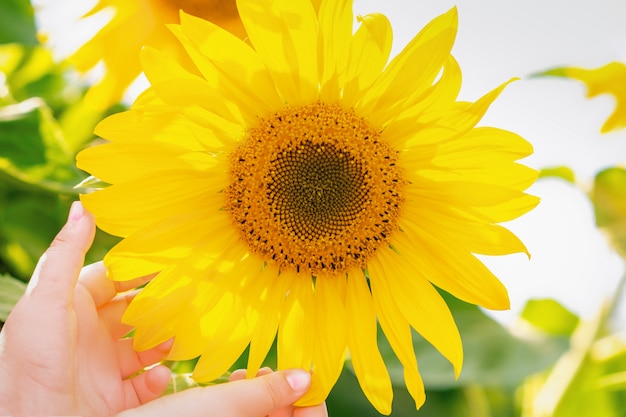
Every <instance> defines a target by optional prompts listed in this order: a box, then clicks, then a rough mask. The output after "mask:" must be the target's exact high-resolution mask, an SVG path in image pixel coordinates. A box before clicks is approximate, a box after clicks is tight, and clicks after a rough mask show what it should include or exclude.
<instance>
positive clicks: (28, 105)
mask: <svg viewBox="0 0 626 417" xmlns="http://www.w3.org/2000/svg"><path fill="white" fill-rule="evenodd" d="M0 173H3V174H5V175H6V176H8V177H9V178H11V179H13V180H16V181H18V182H21V183H24V184H28V185H29V186H32V187H37V188H41V189H44V190H47V191H49V192H53V193H65V194H76V190H74V188H73V186H74V184H76V183H78V182H80V181H81V180H82V179H83V178H84V175H83V174H82V173H81V172H80V171H78V170H77V169H76V168H75V166H74V156H73V155H72V153H71V152H70V151H69V149H68V148H67V145H66V143H65V141H64V139H63V135H62V134H61V130H60V129H59V127H58V124H57V123H56V121H55V119H54V118H53V116H52V113H51V111H50V109H49V108H48V106H47V105H46V104H45V103H44V102H43V101H42V100H40V99H36V98H33V99H29V100H26V101H23V102H21V103H19V104H15V105H11V106H5V107H2V108H0Z"/></svg>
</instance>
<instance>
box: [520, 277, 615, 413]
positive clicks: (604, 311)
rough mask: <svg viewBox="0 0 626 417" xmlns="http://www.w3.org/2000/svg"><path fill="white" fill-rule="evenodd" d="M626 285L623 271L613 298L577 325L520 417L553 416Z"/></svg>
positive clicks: (605, 325) (599, 335)
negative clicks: (589, 318)
mask: <svg viewBox="0 0 626 417" xmlns="http://www.w3.org/2000/svg"><path fill="white" fill-rule="evenodd" d="M625 286H626V272H625V273H624V274H623V275H622V276H621V278H620V280H619V283H618V285H617V287H616V289H615V291H614V292H613V294H612V296H611V297H610V298H609V299H607V300H606V301H605V302H604V303H603V304H602V306H601V307H600V310H599V312H598V314H597V315H596V317H595V318H594V319H593V320H591V321H588V322H581V323H580V324H579V327H578V328H577V329H576V331H575V332H574V334H573V335H572V338H571V347H570V349H569V351H567V352H566V353H565V354H564V355H563V356H562V357H561V358H560V359H559V360H558V361H557V363H556V364H555V366H554V368H553V369H552V371H551V372H550V374H549V375H548V377H547V378H546V380H545V382H544V383H543V384H542V386H541V388H540V389H539V390H538V392H537V394H536V395H535V396H534V398H532V399H531V403H530V404H527V405H526V404H525V407H524V410H523V412H522V417H552V416H554V414H555V412H556V411H557V410H558V408H559V405H560V404H561V403H562V402H563V400H564V398H565V396H566V394H567V392H568V390H569V389H570V387H571V385H572V383H573V382H574V380H575V379H576V376H577V375H578V374H579V373H580V371H581V369H582V366H583V364H584V363H585V361H586V360H587V359H589V356H590V351H591V348H592V346H593V345H594V343H595V342H596V341H598V340H599V339H600V338H601V336H602V332H603V331H604V329H606V327H607V324H608V320H609V319H610V318H611V316H612V314H613V312H614V310H615V308H616V306H617V303H618V302H619V297H620V295H621V294H622V292H623V291H624V287H625Z"/></svg>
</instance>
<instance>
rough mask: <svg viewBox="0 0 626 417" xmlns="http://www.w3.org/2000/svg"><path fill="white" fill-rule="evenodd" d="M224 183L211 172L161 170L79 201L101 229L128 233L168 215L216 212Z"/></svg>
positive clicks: (122, 234) (88, 195) (116, 232)
mask: <svg viewBox="0 0 626 417" xmlns="http://www.w3.org/2000/svg"><path fill="white" fill-rule="evenodd" d="M225 185H226V184H224V183H223V182H222V181H220V179H219V177H218V178H217V180H216V178H214V177H213V176H211V175H210V173H209V174H207V173H199V172H197V171H164V172H163V175H161V176H156V175H150V176H147V177H141V178H139V179H136V180H131V181H127V182H124V183H120V184H116V185H112V186H110V187H108V188H105V189H102V190H100V191H96V192H95V193H92V194H85V195H81V201H82V202H83V204H84V205H85V208H86V209H87V210H89V211H90V212H91V213H93V214H94V216H95V217H96V221H97V224H98V226H99V227H100V228H101V229H102V230H104V231H106V232H107V233H111V234H113V235H116V236H128V235H129V234H131V233H133V232H134V231H136V230H139V229H143V228H144V227H146V226H149V225H151V224H153V223H156V222H159V221H161V220H163V219H166V218H168V217H174V216H181V215H194V214H198V213H214V212H216V211H218V210H219V209H220V208H221V207H223V206H224V202H223V196H222V194H221V193H220V191H221V190H223V189H224V187H225Z"/></svg>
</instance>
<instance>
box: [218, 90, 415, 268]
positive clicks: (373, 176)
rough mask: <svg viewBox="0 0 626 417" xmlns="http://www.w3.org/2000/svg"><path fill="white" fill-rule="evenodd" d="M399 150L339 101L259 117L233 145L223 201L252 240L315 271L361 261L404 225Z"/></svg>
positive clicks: (253, 245)
mask: <svg viewBox="0 0 626 417" xmlns="http://www.w3.org/2000/svg"><path fill="white" fill-rule="evenodd" d="M396 161H397V152H396V151H395V150H393V149H392V148H391V147H389V145H387V144H386V143H385V142H383V141H381V140H380V133H379V132H377V131H376V130H374V129H373V128H371V127H370V126H369V125H368V123H367V122H366V121H365V120H364V119H363V118H360V117H358V116H356V114H355V113H354V111H352V110H346V109H344V108H343V107H341V106H340V105H337V104H326V103H321V102H318V103H314V104H310V105H306V106H299V107H286V108H284V109H283V110H282V111H281V112H278V113H275V114H274V115H272V116H270V117H266V118H261V119H259V120H258V123H257V125H256V126H255V127H253V128H252V129H250V130H249V131H248V132H247V135H246V138H245V140H244V141H243V142H242V144H241V145H240V146H239V148H238V149H237V150H236V151H235V152H233V154H232V155H231V177H232V182H231V185H230V186H229V187H228V188H227V189H226V190H225V194H226V208H227V209H228V210H229V212H230V213H231V216H232V218H233V223H234V225H235V226H236V228H237V229H239V232H240V235H241V238H242V239H243V240H244V241H245V242H246V243H247V245H248V246H249V248H250V250H251V251H252V252H255V253H257V254H259V255H261V256H262V257H263V258H264V259H266V260H267V261H268V262H274V263H276V264H277V265H278V267H279V268H280V269H281V270H295V271H297V272H304V273H307V274H311V275H319V274H322V273H326V274H336V273H342V272H347V271H348V270H350V269H352V268H363V267H365V266H366V264H367V260H368V259H369V258H370V257H371V256H372V255H373V254H374V253H375V251H376V250H377V249H378V248H379V247H380V246H382V245H384V244H386V242H387V240H388V239H389V236H390V234H391V233H392V232H394V231H395V230H396V229H397V222H396V219H397V217H398V214H399V211H400V209H401V206H402V202H403V197H402V195H403V192H402V191H403V188H404V184H405V180H404V176H403V173H402V171H401V170H400V169H399V167H398V166H397V164H396Z"/></svg>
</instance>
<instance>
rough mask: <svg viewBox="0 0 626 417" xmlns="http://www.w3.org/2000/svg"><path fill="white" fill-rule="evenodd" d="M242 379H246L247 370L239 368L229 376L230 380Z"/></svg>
mask: <svg viewBox="0 0 626 417" xmlns="http://www.w3.org/2000/svg"><path fill="white" fill-rule="evenodd" d="M242 379H246V370H245V369H237V370H236V371H233V372H232V373H231V374H230V376H229V377H228V382H235V381H241V380H242Z"/></svg>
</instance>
